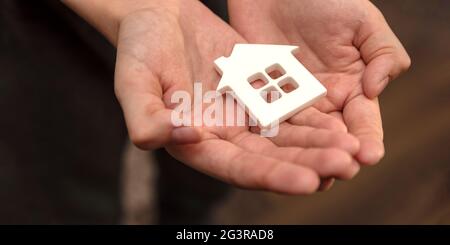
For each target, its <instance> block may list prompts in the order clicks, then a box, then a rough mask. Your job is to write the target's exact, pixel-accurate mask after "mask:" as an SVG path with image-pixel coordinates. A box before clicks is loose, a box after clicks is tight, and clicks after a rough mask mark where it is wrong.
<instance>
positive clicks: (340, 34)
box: [228, 0, 410, 164]
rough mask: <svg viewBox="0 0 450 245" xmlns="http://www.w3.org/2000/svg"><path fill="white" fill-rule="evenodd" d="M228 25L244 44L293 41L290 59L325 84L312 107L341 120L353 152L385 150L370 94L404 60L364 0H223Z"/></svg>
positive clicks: (368, 157)
mask: <svg viewBox="0 0 450 245" xmlns="http://www.w3.org/2000/svg"><path fill="white" fill-rule="evenodd" d="M228 3H229V10H230V20H231V25H232V26H233V27H234V28H235V29H236V30H237V31H238V32H239V33H240V34H241V35H242V36H243V37H244V38H246V39H247V40H248V41H249V42H251V43H272V44H290V45H297V46H299V47H300V50H299V52H298V53H297V54H296V56H297V58H298V59H299V60H300V61H301V62H302V63H303V64H304V65H305V66H306V67H307V68H308V69H309V70H310V71H311V72H312V73H313V74H314V75H315V76H316V77H317V78H318V79H319V80H320V81H321V82H322V83H323V84H324V85H325V86H326V87H327V89H328V94H327V97H326V98H324V99H322V100H321V101H319V102H318V103H317V104H316V105H315V108H317V109H318V110H319V111H321V112H324V113H328V114H329V115H332V116H334V117H336V118H339V119H341V120H342V121H343V122H345V124H346V126H347V127H348V131H349V132H350V133H352V134H353V135H355V136H356V137H357V138H358V139H359V140H360V143H361V147H360V151H359V152H358V153H357V155H356V159H357V160H358V161H359V162H360V163H363V164H375V163H377V162H378V161H379V160H380V159H381V158H382V157H383V155H384V145H383V130H382V123H381V116H380V109H379V105H378V101H377V99H376V97H377V96H378V95H379V93H380V92H381V91H382V90H383V89H384V87H385V86H386V84H387V83H388V82H389V81H390V80H392V79H394V78H395V77H396V76H398V75H399V74H400V73H401V72H402V71H404V70H406V69H407V68H408V67H409V65H410V59H409V57H408V55H407V53H406V51H405V50H404V48H403V47H402V45H401V43H400V42H399V40H398V39H397V38H396V37H395V35H394V33H393V32H392V31H391V29H390V28H389V26H388V24H387V23H386V21H385V20H384V17H383V15H382V14H381V13H380V12H379V10H378V9H377V8H376V7H375V6H374V5H372V3H370V2H369V1H365V0H321V1H316V0H264V1H258V3H257V4H255V1H251V0H229V2H228Z"/></svg>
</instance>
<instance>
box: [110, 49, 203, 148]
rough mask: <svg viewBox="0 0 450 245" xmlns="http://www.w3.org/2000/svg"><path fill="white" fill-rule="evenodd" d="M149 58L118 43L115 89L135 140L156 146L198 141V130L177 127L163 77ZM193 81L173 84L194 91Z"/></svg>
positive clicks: (143, 146)
mask: <svg viewBox="0 0 450 245" xmlns="http://www.w3.org/2000/svg"><path fill="white" fill-rule="evenodd" d="M143 62H145V61H142V60H139V59H136V58H135V57H134V55H130V54H129V53H127V52H123V51H122V49H121V46H120V43H119V45H118V49H117V61H116V71H115V92H116V96H117V98H118V100H119V102H120V105H121V106H122V110H123V113H124V117H125V121H126V124H127V128H128V132H129V135H130V139H131V141H132V142H133V143H134V144H135V145H136V146H138V147H139V148H141V149H144V150H152V149H156V148H159V147H162V146H164V145H166V144H168V143H172V142H174V143H180V142H181V143H195V142H196V141H198V140H199V138H200V137H199V136H198V134H199V132H198V130H196V129H194V128H190V127H186V128H181V129H180V128H175V126H174V124H173V123H172V120H171V114H172V109H170V108H169V107H167V106H166V103H164V99H163V96H164V94H165V92H164V89H163V87H162V86H161V80H160V79H159V77H157V76H155V75H154V73H153V72H152V71H151V70H150V69H149V66H148V65H147V64H145V63H143ZM188 84H189V83H187V82H186V83H183V84H175V85H174V86H173V87H177V89H183V90H185V91H187V92H188V93H190V94H191V93H192V92H191V90H192V88H190V87H189V85H188Z"/></svg>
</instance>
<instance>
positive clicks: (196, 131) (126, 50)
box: [87, 0, 359, 194]
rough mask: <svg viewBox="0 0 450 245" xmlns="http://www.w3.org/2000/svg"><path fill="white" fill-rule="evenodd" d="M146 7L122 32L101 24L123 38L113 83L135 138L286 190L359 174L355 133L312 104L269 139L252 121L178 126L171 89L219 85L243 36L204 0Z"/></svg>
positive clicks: (230, 175)
mask: <svg viewBox="0 0 450 245" xmlns="http://www.w3.org/2000/svg"><path fill="white" fill-rule="evenodd" d="M136 2H138V1H134V3H136ZM134 6H136V5H134ZM143 6H145V7H142V8H141V9H138V10H135V11H132V12H131V13H127V14H126V15H125V17H124V18H123V19H121V20H120V22H119V24H118V25H117V26H118V29H117V37H115V35H108V34H107V33H108V31H107V30H111V29H114V28H103V30H106V31H104V33H105V35H107V36H109V37H110V40H112V42H113V43H117V64H116V77H115V90H116V94H117V97H118V99H119V102H120V104H121V106H122V108H123V111H124V115H125V118H126V122H127V127H128V130H129V133H130V137H131V139H132V141H133V142H134V143H135V144H136V145H138V146H139V147H141V148H143V149H154V148H156V147H160V146H166V149H167V150H168V151H169V152H170V153H171V154H172V155H173V156H174V157H176V158H177V159H179V160H180V161H182V162H184V163H186V164H187V165H189V166H191V167H193V168H195V169H197V170H199V171H202V172H204V173H207V174H209V175H211V176H215V177H217V178H219V179H222V180H224V181H227V182H229V183H233V184H236V185H238V186H242V187H246V188H254V189H265V190H271V191H276V192H282V193H290V194H301V193H311V192H314V191H316V190H317V188H318V186H319V182H320V179H319V178H327V177H339V178H343V179H347V178H351V177H353V176H354V175H355V174H356V172H357V171H358V170H359V165H358V164H357V163H355V162H354V161H353V159H352V154H354V153H355V152H357V151H358V149H359V143H358V141H357V139H356V138H354V137H353V136H351V135H349V134H347V133H345V132H342V131H345V126H344V125H343V124H342V122H340V121H339V120H337V119H335V118H334V117H332V116H330V115H327V114H324V113H321V112H319V111H317V110H315V109H312V108H311V109H308V110H305V111H303V112H302V113H301V114H298V115H296V116H295V117H294V118H293V119H292V122H291V123H284V124H282V125H280V127H281V128H280V134H279V135H278V136H277V137H274V138H272V139H271V140H269V139H267V138H262V137H260V136H259V135H257V134H254V133H252V132H250V130H249V127H248V126H235V127H215V126H211V127H207V126H203V127H197V128H190V127H183V128H174V127H173V125H172V123H171V113H172V109H173V108H174V106H175V105H173V104H172V103H171V96H172V94H173V93H174V92H176V91H179V90H184V91H187V92H188V93H190V94H191V95H192V90H193V84H194V81H201V82H202V83H203V91H206V90H215V88H216V87H217V84H218V81H219V76H218V74H217V72H216V71H215V70H214V66H213V61H214V60H215V59H216V58H218V57H220V56H223V55H226V56H227V55H229V54H230V53H231V49H232V48H233V46H234V44H235V43H244V42H245V40H244V39H243V38H242V37H241V36H240V35H239V34H237V33H236V32H235V31H234V30H233V29H232V28H231V27H229V26H228V25H227V24H226V23H224V22H223V21H221V20H220V19H219V18H218V17H216V16H215V15H214V14H212V13H211V12H210V11H209V10H208V9H207V8H206V7H204V6H203V5H202V4H201V3H200V2H198V1H195V0H182V1H181V0H180V1H175V0H174V1H143ZM87 19H89V18H87ZM94 22H95V21H94ZM232 107H236V104H235V103H234V104H233V105H232ZM228 109H230V108H228ZM320 128H322V129H320ZM331 129H333V130H331Z"/></svg>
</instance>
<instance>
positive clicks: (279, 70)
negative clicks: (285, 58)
mask: <svg viewBox="0 0 450 245" xmlns="http://www.w3.org/2000/svg"><path fill="white" fill-rule="evenodd" d="M266 73H267V74H268V75H269V77H270V78H272V79H273V80H276V79H278V78H280V77H282V76H284V74H286V71H284V69H283V67H281V66H280V65H279V64H274V65H271V66H269V67H267V68H266Z"/></svg>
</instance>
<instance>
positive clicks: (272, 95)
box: [261, 86, 281, 104]
mask: <svg viewBox="0 0 450 245" xmlns="http://www.w3.org/2000/svg"><path fill="white" fill-rule="evenodd" d="M261 97H262V98H263V99H264V100H265V101H266V102H267V103H269V104H270V103H273V102H275V101H277V100H279V99H280V98H281V93H280V92H279V91H278V90H277V89H276V88H275V87H274V86H270V87H268V88H266V89H264V90H263V91H261Z"/></svg>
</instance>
